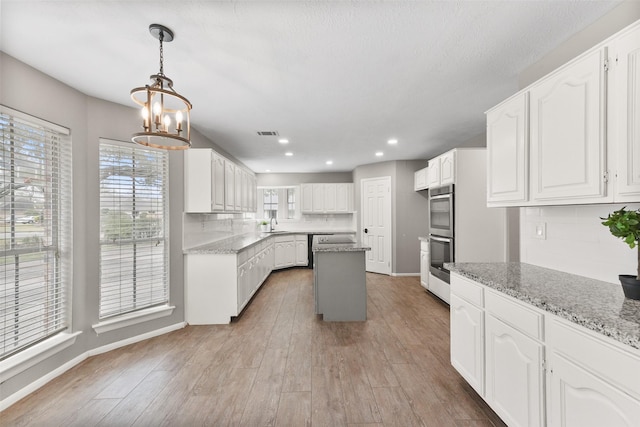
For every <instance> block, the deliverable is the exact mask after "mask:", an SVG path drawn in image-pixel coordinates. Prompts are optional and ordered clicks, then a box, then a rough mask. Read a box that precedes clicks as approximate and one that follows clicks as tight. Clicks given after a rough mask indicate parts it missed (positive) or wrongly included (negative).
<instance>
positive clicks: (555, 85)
mask: <svg viewBox="0 0 640 427" xmlns="http://www.w3.org/2000/svg"><path fill="white" fill-rule="evenodd" d="M605 58H606V49H604V48H602V49H598V50H596V51H593V52H591V53H589V54H588V55H586V56H584V57H581V58H579V59H578V60H576V61H574V62H572V63H570V64H569V65H568V66H565V67H564V68H562V69H560V70H559V71H557V72H555V73H554V74H552V75H551V76H549V77H546V78H544V79H543V80H542V81H540V82H538V83H536V84H535V85H533V86H532V87H531V88H530V89H529V93H530V97H531V115H530V120H531V128H530V129H531V133H530V137H531V140H530V144H531V198H532V200H533V201H535V202H542V203H544V202H548V203H554V204H567V203H578V202H593V201H598V199H600V198H602V197H605V195H606V185H605V171H606V166H605V162H606V146H605V132H604V129H605V128H604V125H605V112H606V109H605V101H606V98H605V96H604V94H605V93H606V80H605V77H606V72H605V63H604V61H605Z"/></svg>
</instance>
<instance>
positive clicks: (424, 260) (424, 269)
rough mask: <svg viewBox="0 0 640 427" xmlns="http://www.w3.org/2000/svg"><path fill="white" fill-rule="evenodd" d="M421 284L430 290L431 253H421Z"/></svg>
mask: <svg viewBox="0 0 640 427" xmlns="http://www.w3.org/2000/svg"><path fill="white" fill-rule="evenodd" d="M420 284H421V285H422V287H423V288H425V289H429V252H427V251H420Z"/></svg>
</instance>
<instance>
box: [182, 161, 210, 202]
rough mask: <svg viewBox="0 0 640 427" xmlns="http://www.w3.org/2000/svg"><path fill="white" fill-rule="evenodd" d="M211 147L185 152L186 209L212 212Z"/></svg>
mask: <svg viewBox="0 0 640 427" xmlns="http://www.w3.org/2000/svg"><path fill="white" fill-rule="evenodd" d="M212 152H213V151H212V150H210V149H191V150H187V151H186V152H185V153H184V154H185V155H184V210H185V212H210V211H211V208H212V203H211V191H212V190H211V160H210V159H211V153H212Z"/></svg>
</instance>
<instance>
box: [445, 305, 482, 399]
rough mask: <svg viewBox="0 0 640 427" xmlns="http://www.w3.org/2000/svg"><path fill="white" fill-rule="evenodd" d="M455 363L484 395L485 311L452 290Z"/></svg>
mask: <svg viewBox="0 0 640 427" xmlns="http://www.w3.org/2000/svg"><path fill="white" fill-rule="evenodd" d="M449 303H450V311H451V326H450V327H451V337H450V339H451V342H450V345H451V365H452V366H453V367H454V368H455V369H456V370H457V371H458V372H459V373H460V375H462V377H463V378H464V379H465V380H467V382H468V383H469V385H470V386H471V387H473V389H474V390H475V391H477V392H478V394H479V395H481V396H482V395H483V394H484V313H483V310H482V309H481V308H478V307H476V306H474V305H473V304H471V303H470V302H468V301H465V300H464V299H462V298H460V297H458V296H457V295H456V294H455V293H454V292H452V294H451V297H450V301H449Z"/></svg>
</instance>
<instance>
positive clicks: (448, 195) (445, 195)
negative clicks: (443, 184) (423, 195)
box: [430, 194, 451, 200]
mask: <svg viewBox="0 0 640 427" xmlns="http://www.w3.org/2000/svg"><path fill="white" fill-rule="evenodd" d="M450 198H451V194H441V195H439V196H431V197H430V199H431V200H440V199H450Z"/></svg>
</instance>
